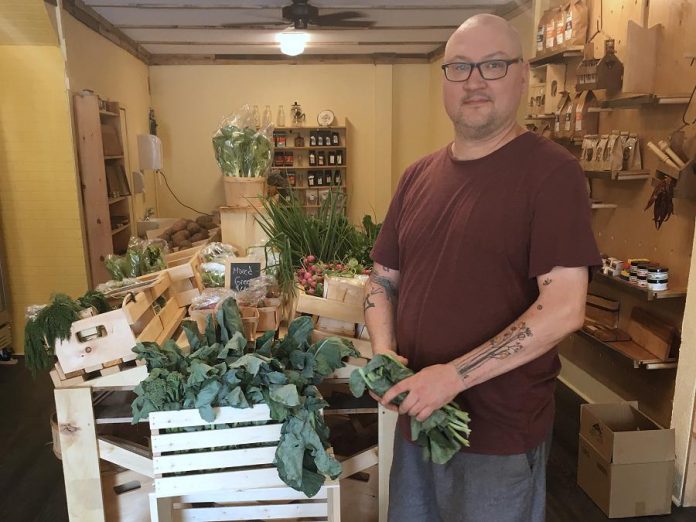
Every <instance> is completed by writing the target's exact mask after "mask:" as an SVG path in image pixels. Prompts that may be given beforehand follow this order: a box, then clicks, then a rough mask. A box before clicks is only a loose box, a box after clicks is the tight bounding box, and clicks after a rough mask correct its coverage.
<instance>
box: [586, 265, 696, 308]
mask: <svg viewBox="0 0 696 522" xmlns="http://www.w3.org/2000/svg"><path fill="white" fill-rule="evenodd" d="M593 277H594V279H596V280H597V281H600V282H602V283H607V284H612V285H614V286H617V287H618V288H622V289H624V290H627V291H630V292H634V293H637V294H639V295H641V294H642V295H643V296H644V297H645V299H646V300H648V301H654V300H655V299H678V298H683V297H686V290H682V289H675V290H671V289H670V290H661V291H659V292H656V291H655V290H650V289H648V288H641V287H639V286H636V285H632V284H631V283H627V282H626V281H624V280H622V279H619V278H618V277H613V276H608V275H604V274H603V273H602V272H595V273H594V275H593Z"/></svg>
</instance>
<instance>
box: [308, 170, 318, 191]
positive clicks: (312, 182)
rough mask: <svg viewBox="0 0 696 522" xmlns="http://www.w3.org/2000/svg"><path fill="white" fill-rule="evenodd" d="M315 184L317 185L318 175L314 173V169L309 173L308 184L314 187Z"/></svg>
mask: <svg viewBox="0 0 696 522" xmlns="http://www.w3.org/2000/svg"><path fill="white" fill-rule="evenodd" d="M315 185H316V175H315V174H314V171H312V170H310V171H309V172H308V173H307V186H308V187H313V186H315Z"/></svg>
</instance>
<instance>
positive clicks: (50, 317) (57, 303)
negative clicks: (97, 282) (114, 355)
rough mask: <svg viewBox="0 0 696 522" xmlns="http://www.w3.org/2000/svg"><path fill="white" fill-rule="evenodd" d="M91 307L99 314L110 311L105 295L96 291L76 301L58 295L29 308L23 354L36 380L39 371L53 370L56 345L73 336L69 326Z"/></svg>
mask: <svg viewBox="0 0 696 522" xmlns="http://www.w3.org/2000/svg"><path fill="white" fill-rule="evenodd" d="M89 307H93V308H94V309H95V310H96V311H97V313H100V314H101V313H104V312H109V311H111V306H109V303H108V302H107V301H106V298H105V297H104V294H101V293H100V292H97V291H94V290H90V291H89V292H87V293H86V294H85V295H83V296H82V297H79V298H78V299H77V300H76V301H73V300H72V299H71V298H70V296H67V295H65V294H56V295H54V296H53V297H52V298H51V302H50V303H49V304H47V305H46V306H32V307H29V310H28V312H27V321H26V323H25V324H24V355H25V357H26V361H25V362H26V366H27V368H29V370H30V371H31V373H32V375H33V376H34V377H36V374H37V372H39V371H48V370H50V369H51V367H52V366H53V357H54V356H55V350H56V343H57V342H58V340H61V341H64V340H65V339H68V338H69V337H70V327H71V326H72V324H73V323H74V322H75V321H77V320H78V319H79V318H80V316H79V313H80V311H82V310H83V309H85V308H89Z"/></svg>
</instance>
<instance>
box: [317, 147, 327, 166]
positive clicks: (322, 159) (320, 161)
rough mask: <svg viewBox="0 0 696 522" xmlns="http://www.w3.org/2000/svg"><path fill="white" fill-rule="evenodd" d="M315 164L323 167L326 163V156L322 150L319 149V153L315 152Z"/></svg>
mask: <svg viewBox="0 0 696 522" xmlns="http://www.w3.org/2000/svg"><path fill="white" fill-rule="evenodd" d="M317 165H319V166H320V167H323V166H324V165H326V157H325V156H324V152H323V151H321V152H319V154H317Z"/></svg>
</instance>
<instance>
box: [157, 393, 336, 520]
mask: <svg viewBox="0 0 696 522" xmlns="http://www.w3.org/2000/svg"><path fill="white" fill-rule="evenodd" d="M215 412H216V418H215V421H214V422H212V423H209V422H206V421H205V420H203V419H202V418H201V416H200V415H199V413H198V410H195V409H191V410H181V411H171V412H155V413H151V414H150V429H151V432H152V438H151V446H152V462H153V470H154V476H155V493H154V494H153V495H152V496H151V499H150V505H151V516H152V520H153V521H157V520H171V519H172V518H171V517H172V509H174V508H175V507H178V509H176V510H175V511H176V512H177V518H180V519H181V520H257V519H260V518H262V519H287V518H306V517H312V518H314V517H321V520H329V521H338V520H339V519H340V512H339V508H340V501H339V498H338V484H335V483H329V484H326V485H325V486H324V488H322V491H321V492H320V494H319V495H318V496H317V497H314V498H312V499H309V498H307V497H306V496H304V495H302V494H301V493H298V492H296V491H295V490H293V489H292V488H289V487H288V486H287V485H286V484H285V483H284V482H283V481H282V480H281V479H280V477H279V476H278V471H277V469H276V468H275V466H273V459H274V457H275V451H276V446H277V445H278V442H279V439H280V430H281V426H282V424H281V423H278V422H275V421H273V420H271V417H270V411H269V409H268V406H266V405H256V406H254V407H253V408H247V409H237V408H228V407H226V408H216V409H215ZM250 422H265V423H266V424H263V425H260V426H246V425H240V424H245V423H250ZM212 426H220V429H203V430H202V431H195V432H176V433H167V431H168V430H170V429H181V428H192V427H201V428H203V427H206V428H211V427H212ZM177 431H178V430H177ZM230 447H231V448H230ZM177 497H178V498H177ZM201 502H202V503H205V504H206V505H205V506H200V505H197V504H198V503H201ZM210 503H213V504H214V506H213V507H210Z"/></svg>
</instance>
